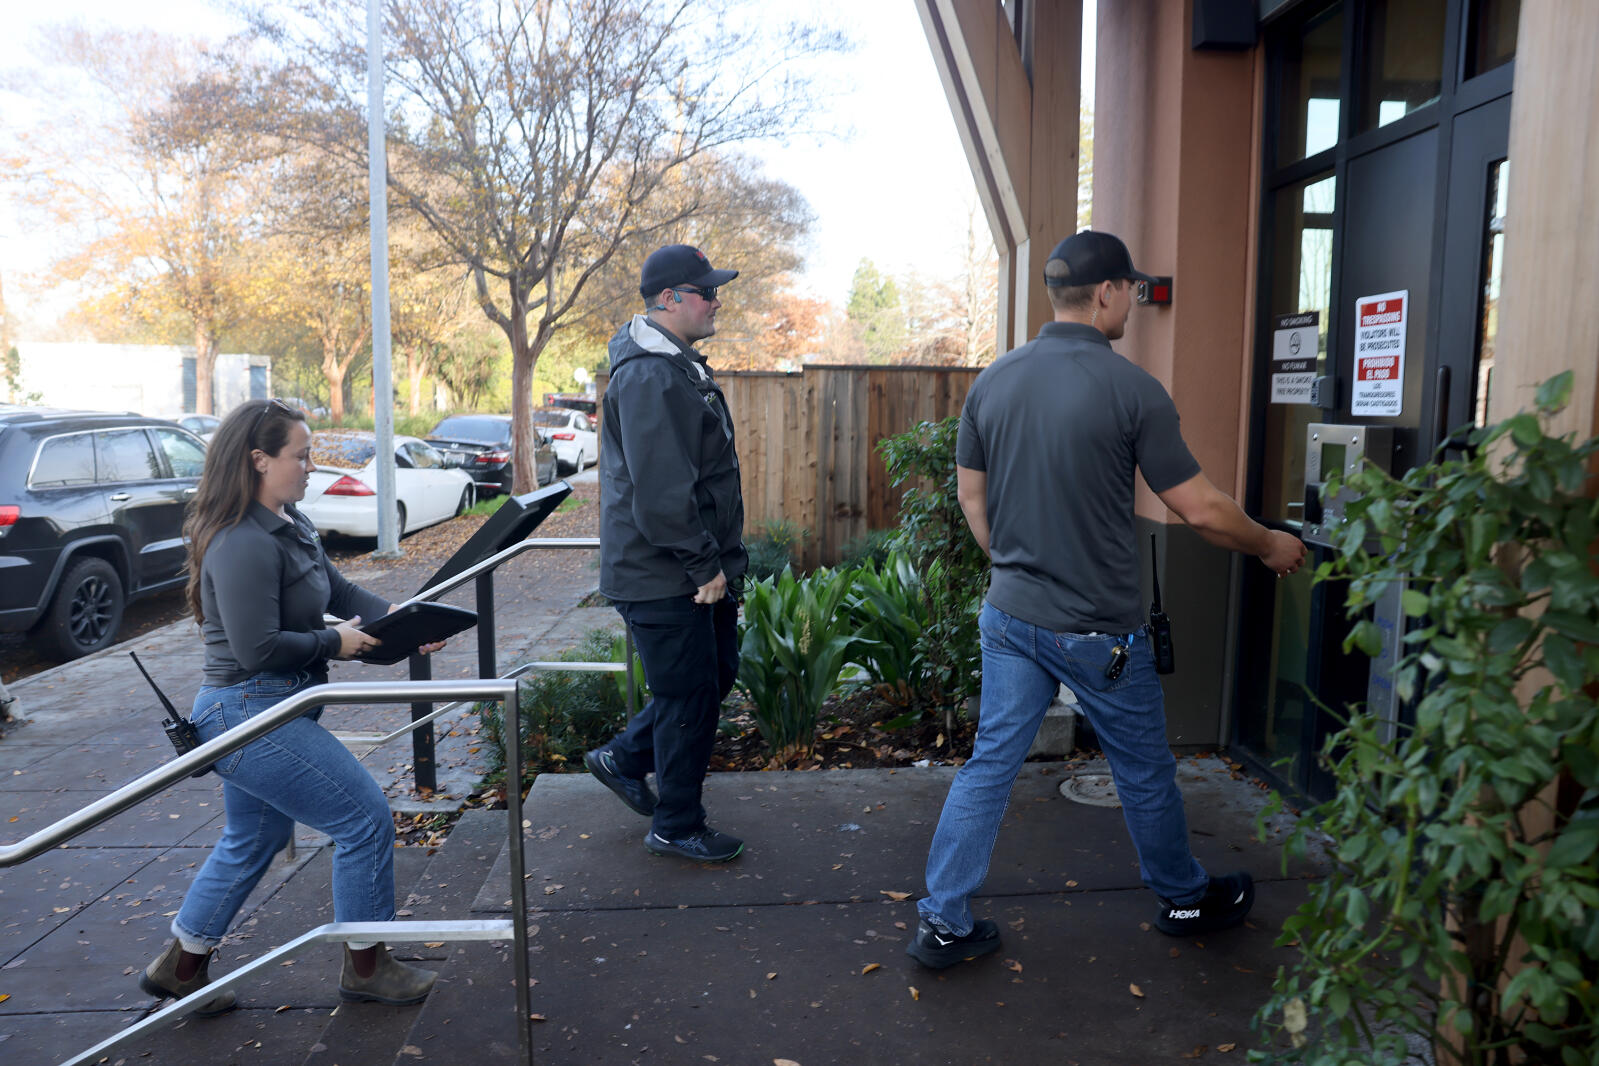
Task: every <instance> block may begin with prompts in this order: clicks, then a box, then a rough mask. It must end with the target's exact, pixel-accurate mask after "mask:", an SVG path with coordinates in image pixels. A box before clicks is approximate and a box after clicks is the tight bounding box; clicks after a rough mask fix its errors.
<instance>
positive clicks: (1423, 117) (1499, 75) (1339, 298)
mask: <svg viewBox="0 0 1599 1066" xmlns="http://www.w3.org/2000/svg"><path fill="white" fill-rule="evenodd" d="M1475 2H1476V0H1448V5H1447V8H1446V12H1445V17H1444V50H1443V57H1442V60H1443V62H1442V69H1443V78H1442V82H1443V84H1442V85H1441V86H1440V91H1439V97H1438V99H1437V100H1435V101H1433V102H1432V103H1430V104H1427V105H1425V106H1423V107H1420V108H1418V109H1416V110H1414V111H1412V112H1410V113H1409V114H1407V115H1405V116H1403V117H1402V118H1399V119H1397V120H1396V121H1394V122H1390V123H1388V124H1387V125H1384V126H1380V127H1378V128H1376V129H1371V130H1365V131H1361V132H1356V131H1355V127H1356V125H1357V123H1358V121H1359V119H1358V106H1357V105H1358V100H1357V92H1358V91H1359V88H1360V87H1359V85H1358V84H1357V81H1356V72H1357V62H1360V61H1362V60H1363V59H1364V57H1363V56H1361V55H1360V51H1361V48H1362V47H1363V44H1362V42H1363V41H1364V40H1365V30H1366V25H1365V20H1366V19H1367V18H1368V17H1369V5H1367V4H1366V3H1364V2H1363V0H1329V2H1326V3H1313V4H1299V5H1295V6H1294V7H1293V8H1292V10H1291V12H1288V13H1283V12H1282V11H1281V10H1280V9H1279V12H1278V13H1277V14H1276V15H1274V17H1273V18H1271V19H1270V20H1269V23H1268V24H1267V25H1265V26H1263V28H1262V29H1263V35H1262V44H1261V47H1262V48H1264V49H1265V59H1266V71H1265V83H1264V84H1265V97H1266V98H1265V101H1264V106H1263V108H1262V137H1263V139H1264V144H1263V153H1262V159H1263V161H1264V173H1263V175H1262V195H1261V197H1260V208H1259V210H1260V215H1259V218H1258V222H1257V231H1258V243H1257V249H1258V254H1257V256H1256V278H1255V291H1256V294H1257V297H1256V306H1255V352H1254V367H1253V372H1252V373H1251V375H1250V382H1251V390H1252V396H1251V403H1250V412H1249V420H1248V427H1249V428H1248V432H1249V464H1248V467H1249V469H1248V478H1247V483H1246V484H1247V487H1246V493H1245V501H1244V502H1245V506H1246V509H1247V510H1248V511H1249V512H1250V513H1251V514H1254V515H1260V514H1261V511H1262V505H1263V496H1264V476H1265V463H1264V461H1263V460H1264V447H1265V435H1266V433H1265V431H1266V414H1267V408H1268V403H1267V402H1266V401H1267V398H1268V397H1269V396H1270V391H1271V381H1270V375H1271V340H1272V337H1271V318H1272V315H1273V313H1275V312H1276V311H1277V310H1279V309H1277V308H1274V307H1272V306H1271V292H1272V275H1273V267H1274V263H1273V255H1274V249H1275V247H1276V237H1277V234H1276V195H1277V193H1278V192H1279V191H1280V190H1282V189H1284V188H1287V187H1290V186H1293V185H1295V184H1297V183H1299V182H1303V181H1305V180H1307V179H1309V178H1314V177H1320V176H1326V175H1331V176H1332V177H1334V178H1335V179H1336V182H1335V188H1334V201H1333V232H1332V263H1333V268H1332V277H1331V280H1330V288H1329V295H1328V303H1329V309H1330V312H1329V319H1330V320H1329V322H1328V333H1327V354H1328V366H1329V368H1330V371H1329V372H1331V373H1333V374H1335V375H1336V376H1337V377H1338V378H1339V386H1340V393H1341V394H1342V395H1340V396H1339V398H1338V403H1339V411H1328V412H1326V413H1325V415H1324V417H1323V418H1322V419H1321V420H1323V421H1340V420H1349V415H1348V410H1349V396H1348V392H1349V382H1348V374H1346V373H1343V372H1342V364H1344V363H1346V362H1348V361H1349V360H1352V354H1351V353H1346V352H1345V351H1344V348H1345V342H1344V336H1343V334H1344V332H1345V330H1344V329H1343V327H1342V325H1341V323H1340V317H1341V315H1340V314H1339V311H1340V309H1342V308H1343V306H1344V304H1345V302H1346V299H1345V294H1344V289H1345V283H1344V278H1343V273H1344V271H1343V262H1344V242H1345V230H1346V228H1347V225H1348V219H1349V215H1348V206H1349V205H1348V196H1349V180H1348V174H1349V164H1350V161H1351V160H1354V159H1357V158H1359V157H1361V156H1364V155H1367V154H1369V153H1372V152H1377V151H1381V150H1383V149H1385V148H1387V147H1389V146H1391V145H1394V144H1396V143H1398V142H1400V141H1403V140H1406V139H1407V138H1409V137H1411V136H1413V135H1415V134H1416V133H1418V132H1420V131H1422V130H1426V129H1429V128H1432V127H1437V129H1438V145H1437V151H1438V160H1437V168H1436V170H1437V176H1436V181H1435V184H1434V193H1433V210H1434V218H1433V226H1432V248H1431V250H1430V260H1429V261H1430V263H1431V264H1432V268H1431V270H1430V271H1429V274H1428V279H1427V286H1428V305H1429V307H1430V308H1431V309H1432V313H1431V314H1430V316H1429V320H1428V322H1427V323H1426V326H1425V329H1424V330H1423V331H1421V333H1420V335H1419V336H1418V335H1412V337H1411V338H1410V341H1409V344H1408V345H1407V353H1406V358H1407V362H1408V361H1411V360H1416V361H1417V362H1419V364H1420V366H1421V368H1422V370H1421V372H1422V375H1423V377H1422V382H1421V400H1420V405H1419V408H1418V410H1417V412H1416V422H1415V426H1416V428H1415V429H1414V431H1412V432H1410V433H1408V434H1407V433H1401V432H1398V431H1396V433H1395V437H1396V447H1395V451H1396V455H1395V459H1396V466H1399V467H1400V468H1401V469H1404V468H1408V467H1409V466H1412V465H1415V464H1416V463H1418V462H1421V461H1424V460H1425V459H1426V457H1427V456H1428V455H1429V454H1431V452H1432V450H1433V448H1434V447H1435V446H1436V445H1437V444H1438V443H1439V439H1435V437H1434V425H1435V422H1437V421H1438V413H1439V412H1438V404H1439V401H1440V396H1439V395H1438V394H1437V385H1438V375H1437V374H1436V373H1435V371H1436V369H1437V368H1438V367H1439V366H1440V365H1446V366H1450V367H1451V370H1452V371H1453V372H1452V373H1451V375H1450V390H1449V395H1448V396H1447V397H1444V398H1443V401H1444V403H1445V404H1446V405H1447V409H1448V411H1449V416H1448V419H1447V421H1449V422H1450V423H1452V425H1450V426H1442V427H1441V429H1439V430H1438V432H1441V433H1443V434H1447V432H1448V431H1449V430H1450V429H1451V428H1452V426H1453V425H1459V424H1460V423H1461V422H1462V421H1464V420H1465V416H1466V415H1467V413H1468V412H1469V405H1470V402H1471V400H1470V397H1471V395H1472V393H1471V391H1470V390H1471V389H1472V388H1473V387H1474V382H1473V381H1471V380H1470V379H1471V377H1472V375H1471V374H1469V373H1464V372H1462V371H1461V370H1460V369H1457V367H1459V365H1460V361H1461V359H1462V355H1461V349H1460V347H1459V344H1458V341H1457V340H1456V337H1457V336H1458V334H1459V329H1460V328H1461V327H1460V318H1461V317H1462V316H1458V315H1457V316H1456V318H1455V320H1454V321H1453V322H1452V323H1451V328H1446V326H1445V313H1444V311H1445V307H1446V305H1445V304H1444V302H1443V301H1444V300H1445V299H1446V298H1455V299H1457V300H1458V299H1459V296H1458V293H1460V292H1461V291H1462V290H1461V285H1462V284H1463V283H1462V282H1460V281H1459V280H1458V275H1460V274H1463V273H1464V272H1465V266H1466V264H1464V263H1460V264H1457V265H1456V268H1455V269H1446V266H1447V264H1448V262H1449V260H1448V259H1447V258H1446V242H1447V238H1448V235H1449V232H1450V227H1451V226H1455V227H1462V226H1464V225H1466V224H1467V223H1466V220H1465V219H1463V218H1461V217H1460V211H1461V206H1460V204H1461V203H1463V202H1465V198H1463V197H1461V196H1460V195H1459V190H1457V189H1456V188H1455V185H1456V184H1457V176H1456V175H1455V174H1454V173H1453V172H1452V171H1453V166H1452V164H1453V162H1454V147H1455V145H1454V140H1455V134H1456V127H1457V125H1458V124H1459V122H1460V120H1461V119H1462V118H1463V117H1464V116H1465V115H1467V113H1469V112H1474V111H1476V110H1477V109H1478V108H1483V107H1485V106H1501V105H1502V106H1503V107H1504V108H1505V111H1506V128H1507V129H1508V98H1509V96H1510V92H1511V88H1512V85H1513V83H1514V78H1515V63H1514V60H1512V61H1511V62H1509V63H1506V64H1504V65H1502V66H1500V67H1497V68H1495V69H1494V70H1491V71H1488V72H1487V73H1484V74H1481V75H1478V76H1476V77H1473V78H1471V79H1470V80H1467V79H1466V69H1465V65H1466V59H1467V52H1468V49H1467V36H1468V34H1469V32H1470V29H1471V19H1470V17H1469V15H1470V13H1471V8H1472V7H1473V5H1474V3H1475ZM1335 8H1342V11H1343V40H1342V51H1341V53H1340V65H1339V109H1338V136H1337V139H1336V143H1335V144H1334V145H1333V146H1332V147H1330V148H1327V149H1323V150H1322V151H1320V152H1317V153H1316V154H1314V155H1312V156H1309V157H1307V158H1304V159H1297V160H1293V161H1291V162H1289V163H1287V164H1283V165H1278V162H1277V160H1278V145H1277V143H1276V137H1277V131H1278V130H1279V128H1280V122H1281V117H1282V116H1281V107H1282V101H1283V92H1282V79H1283V74H1284V70H1283V67H1284V63H1283V51H1284V45H1285V44H1286V43H1288V42H1291V41H1296V40H1298V39H1299V38H1300V37H1301V36H1302V34H1303V30H1304V27H1305V26H1306V25H1307V24H1309V23H1311V22H1313V21H1315V20H1316V19H1318V18H1321V17H1323V16H1325V15H1327V14H1328V13H1330V12H1331V11H1333V10H1334V9H1335ZM1479 206H1480V205H1479ZM1471 224H1473V225H1476V226H1477V227H1478V228H1479V229H1480V224H1481V215H1480V211H1478V212H1475V213H1474V214H1473V215H1472V218H1471ZM1458 236H1459V235H1458V234H1457V239H1458ZM1481 256H1482V249H1481V248H1478V249H1477V250H1476V252H1475V253H1474V254H1473V256H1472V257H1471V260H1472V263H1471V265H1472V267H1473V269H1474V270H1475V273H1474V274H1473V275H1472V276H1473V278H1474V279H1475V278H1480V276H1481V265H1482V261H1481ZM1446 275H1447V277H1446ZM1446 281H1447V283H1448V285H1449V289H1448V291H1446V288H1445V286H1446ZM1470 306H1471V307H1472V308H1473V313H1472V329H1473V333H1472V337H1473V341H1472V342H1471V345H1470V347H1469V349H1468V350H1467V351H1466V354H1465V356H1464V359H1465V360H1466V362H1465V365H1466V366H1468V367H1469V365H1470V363H1471V361H1472V360H1473V359H1474V357H1475V324H1476V313H1477V311H1478V309H1479V307H1480V304H1479V303H1478V302H1477V301H1476V300H1473V301H1471V304H1470ZM1446 343H1447V344H1448V346H1449V349H1450V350H1449V352H1448V353H1445V352H1444V350H1443V346H1444V345H1445V344H1446ZM1462 389H1465V390H1466V392H1465V394H1464V396H1465V398H1464V399H1462V394H1461V390H1462ZM1457 412H1458V413H1457ZM1406 421H1407V422H1408V421H1409V420H1408V419H1407V420H1406ZM1265 524H1266V525H1267V526H1268V527H1271V528H1277V529H1287V530H1289V531H1290V532H1296V533H1297V529H1296V528H1295V527H1294V526H1292V525H1290V524H1287V523H1282V522H1277V521H1265ZM1325 558H1326V553H1325V552H1324V551H1323V550H1321V549H1317V550H1315V552H1314V553H1313V558H1312V561H1313V562H1320V561H1322V560H1323V559H1325ZM1254 569H1255V568H1245V570H1244V573H1243V575H1242V581H1243V582H1244V587H1243V588H1242V589H1241V590H1240V595H1239V596H1238V597H1236V602H1237V603H1239V604H1240V605H1243V609H1241V610H1240V611H1239V614H1238V616H1237V619H1236V622H1235V624H1236V625H1237V627H1238V632H1237V640H1236V641H1234V648H1235V650H1234V657H1235V661H1234V677H1235V678H1244V677H1246V676H1248V674H1247V671H1249V670H1250V669H1251V666H1250V663H1251V661H1252V660H1255V659H1258V655H1257V653H1258V652H1259V650H1260V649H1262V648H1265V647H1269V641H1270V637H1271V633H1272V630H1273V628H1274V627H1275V625H1276V624H1277V622H1276V619H1275V617H1272V616H1271V614H1270V612H1265V615H1266V616H1265V617H1262V612H1259V611H1251V610H1249V609H1247V607H1248V605H1250V604H1252V603H1254V604H1259V603H1261V602H1269V598H1263V593H1264V591H1265V590H1266V589H1268V588H1269V585H1270V581H1269V579H1270V575H1264V574H1257V573H1255V572H1254ZM1340 601H1341V597H1336V594H1335V592H1334V590H1331V589H1329V587H1328V586H1326V585H1318V586H1317V588H1316V590H1315V591H1314V592H1313V593H1312V597H1311V606H1310V630H1309V633H1308V634H1307V638H1308V639H1307V645H1308V647H1309V649H1310V661H1309V663H1308V668H1307V671H1306V673H1307V676H1306V679H1305V682H1306V688H1307V689H1308V690H1309V692H1310V693H1311V694H1312V695H1313V696H1315V697H1320V696H1321V694H1322V693H1324V692H1327V691H1328V690H1329V689H1330V688H1332V687H1334V683H1335V680H1337V679H1335V678H1333V677H1332V676H1330V671H1329V668H1330V667H1333V666H1335V665H1336V662H1337V659H1338V656H1339V655H1340V654H1341V653H1339V652H1338V649H1339V646H1340V644H1341V642H1342V634H1343V632H1345V631H1347V623H1346V622H1345V621H1344V619H1343V613H1342V609H1341V607H1339V606H1338V602H1340ZM1243 693H1244V686H1243V685H1241V684H1237V683H1235V684H1234V686H1233V691H1232V692H1231V693H1230V694H1229V698H1230V699H1231V700H1232V702H1233V712H1234V713H1233V714H1232V716H1231V722H1232V725H1231V729H1230V734H1231V735H1230V736H1228V737H1227V738H1225V739H1226V742H1227V744H1228V747H1229V751H1230V752H1232V753H1233V754H1234V755H1236V756H1237V757H1238V758H1240V759H1241V760H1242V761H1243V762H1244V763H1246V764H1247V765H1248V766H1249V767H1250V769H1251V770H1252V771H1254V772H1255V773H1257V774H1259V775H1260V776H1262V777H1263V778H1265V779H1266V780H1267V781H1268V782H1269V783H1271V784H1272V785H1274V786H1275V787H1277V788H1279V789H1282V790H1284V791H1287V792H1289V793H1291V794H1294V795H1297V796H1300V797H1307V796H1308V797H1311V798H1314V797H1316V796H1318V795H1319V794H1322V793H1323V791H1324V790H1323V787H1322V786H1324V785H1325V784H1326V781H1327V779H1326V777H1325V774H1324V772H1323V771H1321V770H1320V769H1319V767H1317V765H1316V759H1315V754H1316V752H1318V751H1319V750H1320V747H1321V744H1322V742H1323V741H1324V740H1325V737H1326V736H1327V734H1328V733H1329V732H1331V731H1332V729H1333V728H1334V723H1333V722H1332V721H1331V720H1330V717H1329V715H1328V713H1327V712H1326V711H1323V710H1320V709H1319V708H1317V707H1316V705H1315V703H1314V700H1313V701H1312V702H1311V710H1310V713H1307V714H1306V716H1305V718H1304V721H1303V722H1302V723H1301V735H1300V744H1301V751H1302V752H1304V753H1305V755H1306V757H1305V758H1303V759H1302V760H1300V762H1299V764H1298V765H1297V766H1296V767H1294V769H1293V771H1292V773H1291V776H1290V777H1284V776H1283V775H1282V774H1281V773H1279V771H1278V769H1277V767H1275V766H1273V765H1271V764H1270V763H1269V762H1268V760H1267V758H1266V757H1264V756H1262V755H1261V754H1260V753H1257V752H1254V751H1252V750H1251V749H1248V748H1245V747H1243V746H1242V744H1241V743H1240V741H1239V735H1240V732H1241V730H1240V723H1241V722H1242V721H1243V718H1244V716H1245V715H1246V714H1248V713H1250V711H1251V710H1252V709H1254V710H1261V709H1262V708H1251V707H1246V706H1245V705H1244V694H1243ZM1271 698H1272V695H1271V691H1270V686H1269V685H1268V686H1266V688H1265V699H1267V700H1270V699H1271Z"/></svg>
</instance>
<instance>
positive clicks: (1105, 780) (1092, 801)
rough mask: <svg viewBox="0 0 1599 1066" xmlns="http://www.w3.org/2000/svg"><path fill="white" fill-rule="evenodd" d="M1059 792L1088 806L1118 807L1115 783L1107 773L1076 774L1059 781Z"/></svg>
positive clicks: (1118, 801) (1119, 802)
mask: <svg viewBox="0 0 1599 1066" xmlns="http://www.w3.org/2000/svg"><path fill="white" fill-rule="evenodd" d="M1060 794H1061V795H1062V796H1065V797H1066V798H1067V799H1069V800H1071V801H1072V802H1074V803H1086V804H1088V805H1089V806H1090V807H1120V806H1121V805H1122V801H1121V800H1120V799H1119V798H1117V796H1116V783H1115V782H1114V781H1112V780H1111V777H1110V775H1109V774H1078V775H1077V776H1076V777H1068V778H1067V779H1066V780H1064V781H1062V782H1061V783H1060Z"/></svg>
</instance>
